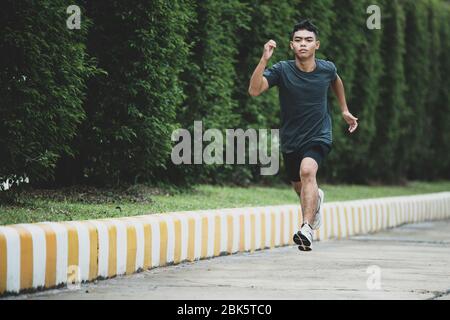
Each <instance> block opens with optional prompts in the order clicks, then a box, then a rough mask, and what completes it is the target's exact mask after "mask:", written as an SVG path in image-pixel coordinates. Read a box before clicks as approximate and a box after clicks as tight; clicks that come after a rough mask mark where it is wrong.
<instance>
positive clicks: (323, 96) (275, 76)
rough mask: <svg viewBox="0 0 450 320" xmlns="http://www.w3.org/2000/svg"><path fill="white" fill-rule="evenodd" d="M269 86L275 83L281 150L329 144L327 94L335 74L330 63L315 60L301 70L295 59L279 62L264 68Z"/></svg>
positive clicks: (288, 151) (330, 127) (287, 151)
mask: <svg viewBox="0 0 450 320" xmlns="http://www.w3.org/2000/svg"><path fill="white" fill-rule="evenodd" d="M264 77H265V78H266V79H267V81H268V83H269V87H270V88H271V87H273V86H278V88H279V99H280V107H281V128H280V138H281V151H282V152H285V153H290V152H294V151H300V150H302V148H304V147H305V146H306V145H310V144H312V143H321V144H324V145H326V146H328V147H329V148H331V144H332V125H331V115H330V113H329V110H328V105H327V100H328V99H327V96H328V88H329V86H330V83H331V81H334V80H335V79H336V77H337V70H336V67H335V65H334V63H333V62H331V61H325V60H321V59H316V68H315V69H314V71H311V72H304V71H301V70H300V69H299V68H298V67H297V65H296V64H295V60H289V61H280V62H278V63H276V64H274V65H273V66H272V67H271V68H268V69H266V70H265V71H264Z"/></svg>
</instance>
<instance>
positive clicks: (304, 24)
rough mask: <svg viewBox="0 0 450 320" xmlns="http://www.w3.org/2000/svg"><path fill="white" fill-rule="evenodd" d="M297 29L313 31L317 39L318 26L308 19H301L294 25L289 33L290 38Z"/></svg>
mask: <svg viewBox="0 0 450 320" xmlns="http://www.w3.org/2000/svg"><path fill="white" fill-rule="evenodd" d="M299 30H308V31H310V32H314V35H315V36H316V39H319V28H317V27H316V26H315V25H314V24H313V23H312V22H311V20H309V19H302V20H300V21H299V22H297V24H296V25H295V26H294V29H293V30H292V33H291V40H292V39H293V38H294V34H295V33H296V32H297V31H299Z"/></svg>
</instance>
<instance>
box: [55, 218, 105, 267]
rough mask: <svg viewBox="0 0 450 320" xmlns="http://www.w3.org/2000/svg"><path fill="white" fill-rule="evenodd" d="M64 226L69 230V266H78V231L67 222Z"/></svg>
mask: <svg viewBox="0 0 450 320" xmlns="http://www.w3.org/2000/svg"><path fill="white" fill-rule="evenodd" d="M63 225H64V227H65V228H66V229H67V241H68V245H67V250H68V252H67V266H68V267H70V266H78V257H79V248H78V232H77V229H76V228H75V227H74V226H72V225H70V224H68V223H65V222H64V223H63ZM96 250H97V249H96Z"/></svg>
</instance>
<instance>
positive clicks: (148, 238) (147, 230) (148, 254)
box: [144, 223, 152, 270]
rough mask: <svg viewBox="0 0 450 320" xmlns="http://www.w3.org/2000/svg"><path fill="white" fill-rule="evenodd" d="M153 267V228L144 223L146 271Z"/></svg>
mask: <svg viewBox="0 0 450 320" xmlns="http://www.w3.org/2000/svg"><path fill="white" fill-rule="evenodd" d="M151 267H152V226H151V224H150V223H144V270H147V269H150V268H151Z"/></svg>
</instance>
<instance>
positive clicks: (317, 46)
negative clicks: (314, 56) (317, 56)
mask: <svg viewBox="0 0 450 320" xmlns="http://www.w3.org/2000/svg"><path fill="white" fill-rule="evenodd" d="M319 48H320V41H319V40H317V41H316V50H319Z"/></svg>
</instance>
